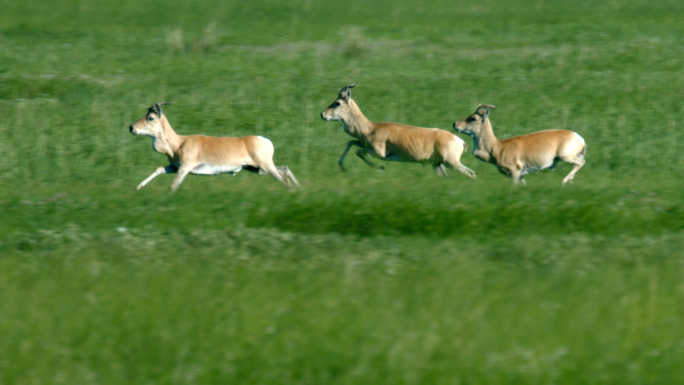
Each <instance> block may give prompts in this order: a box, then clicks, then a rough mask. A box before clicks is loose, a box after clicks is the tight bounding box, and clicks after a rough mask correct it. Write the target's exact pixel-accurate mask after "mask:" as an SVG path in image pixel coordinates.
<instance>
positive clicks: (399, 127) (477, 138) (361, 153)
mask: <svg viewBox="0 0 684 385" xmlns="http://www.w3.org/2000/svg"><path fill="white" fill-rule="evenodd" d="M354 86H355V84H354V85H349V86H346V87H344V88H342V89H341V90H340V92H339V95H338V97H337V99H336V100H335V101H334V102H333V103H332V104H331V105H330V106H329V107H328V108H326V109H325V110H323V112H322V113H321V118H323V120H326V121H331V120H333V121H341V122H342V123H343V127H344V132H346V133H347V134H349V135H351V136H353V137H354V138H355V140H351V141H349V142H348V143H347V148H346V149H345V150H344V153H342V157H341V158H340V160H339V162H338V164H339V166H340V168H341V169H342V170H344V165H343V163H344V158H345V156H346V155H347V153H348V152H349V150H350V149H351V148H352V147H353V146H357V147H359V148H360V149H359V150H358V151H357V152H356V155H357V156H358V157H359V158H361V159H362V160H363V161H364V162H365V163H367V164H368V165H370V166H372V167H375V168H378V169H382V167H381V166H377V165H376V164H375V163H373V162H372V161H371V160H370V158H371V157H372V158H377V159H381V160H385V161H397V162H414V163H420V164H423V165H427V164H430V165H431V166H432V167H433V168H434V169H435V172H436V173H437V175H446V169H447V168H449V169H452V170H456V171H458V172H460V173H461V174H463V175H466V176H468V177H470V178H475V172H474V171H473V170H471V169H469V168H468V167H466V166H464V165H463V164H461V155H462V154H463V152H464V151H465V150H466V143H465V142H464V141H463V140H462V139H461V138H459V137H457V136H456V135H454V134H452V133H449V132H448V131H445V130H442V129H439V128H423V127H413V126H406V125H403V124H399V123H375V122H372V121H370V120H368V119H367V118H366V117H365V116H364V115H363V113H362V112H361V109H359V106H358V105H357V104H356V102H354V100H353V99H352V97H351V89H352V88H353V87H354ZM165 104H171V103H167V102H161V103H157V104H155V105H153V106H151V107H149V108H148V111H147V114H146V115H145V116H144V117H143V118H142V119H140V120H138V121H137V122H135V123H133V124H132V125H131V126H130V127H129V131H130V132H131V134H133V135H143V136H149V137H151V138H152V148H153V149H154V150H155V151H157V152H159V153H162V154H164V155H166V156H167V158H168V160H169V165H168V166H166V167H159V168H157V169H156V170H155V171H154V172H153V173H152V175H150V176H149V177H147V179H145V180H143V181H142V182H140V184H139V185H138V187H137V189H138V190H140V189H141V188H143V187H144V186H145V185H146V184H147V183H149V182H150V181H151V180H152V179H154V178H155V177H157V176H158V175H161V174H173V173H175V174H177V175H176V177H175V179H174V180H173V183H172V184H171V191H176V190H177V189H178V186H180V184H181V183H183V179H184V178H185V177H186V176H187V175H188V174H198V175H216V174H226V173H229V174H232V175H235V174H237V173H238V172H240V171H241V170H246V171H250V172H253V173H258V174H259V175H271V176H272V177H274V178H275V179H277V180H278V181H280V182H282V183H284V184H285V185H287V186H293V185H294V186H299V182H297V179H296V178H295V176H294V174H293V173H292V171H290V169H289V168H288V167H287V166H276V165H275V163H273V153H274V149H273V143H272V142H271V141H270V140H268V139H266V138H264V137H262V136H243V137H216V136H205V135H188V136H183V135H178V134H176V132H175V131H174V130H173V128H172V127H171V124H169V121H168V120H167V119H166V115H164V113H163V112H162V109H161V106H162V105H165ZM493 108H496V107H494V106H491V105H486V104H485V105H480V106H479V107H478V108H477V110H476V111H475V113H473V114H472V115H470V116H468V117H467V118H465V119H463V120H459V121H457V122H454V125H453V128H454V130H455V131H456V132H459V133H462V134H466V135H469V136H470V137H472V138H473V155H474V156H475V157H476V158H478V159H480V160H483V161H485V162H489V163H493V164H494V165H496V167H497V168H498V169H499V171H500V172H501V173H502V174H504V175H506V176H508V177H510V178H511V180H512V182H513V184H514V185H517V184H522V185H525V179H524V175H527V174H531V173H533V172H536V171H539V170H543V169H547V168H548V169H551V170H553V169H554V168H555V167H556V164H557V163H558V161H559V160H562V161H564V162H568V163H572V164H573V165H574V167H573V168H572V171H570V173H569V174H568V175H567V176H566V177H565V178H564V179H563V183H562V184H563V185H565V184H566V183H571V182H572V180H573V178H574V176H575V174H576V173H577V171H579V169H580V168H582V166H583V165H584V154H585V152H586V149H587V146H586V144H585V142H584V139H582V137H581V136H579V134H577V133H576V132H572V131H568V130H546V131H538V132H534V133H531V134H527V135H520V136H515V137H512V138H508V139H504V140H498V139H497V138H496V136H494V131H493V130H492V123H491V121H490V120H489V110H490V109H493Z"/></svg>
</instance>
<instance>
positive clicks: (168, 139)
mask: <svg viewBox="0 0 684 385" xmlns="http://www.w3.org/2000/svg"><path fill="white" fill-rule="evenodd" d="M161 125H162V130H161V133H160V134H158V135H156V136H155V137H154V138H153V139H152V140H153V142H152V147H153V148H154V151H157V152H160V153H162V154H164V155H166V156H168V157H170V158H174V155H175V154H176V153H177V152H178V149H179V148H180V146H181V144H182V143H183V137H182V136H180V135H178V134H176V131H174V130H173V127H171V124H169V121H168V120H167V119H166V115H162V118H161Z"/></svg>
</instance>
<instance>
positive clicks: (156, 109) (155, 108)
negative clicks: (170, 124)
mask: <svg viewBox="0 0 684 385" xmlns="http://www.w3.org/2000/svg"><path fill="white" fill-rule="evenodd" d="M152 112H154V113H155V115H157V116H158V117H159V119H161V117H162V110H161V107H159V103H157V104H155V105H154V106H152Z"/></svg>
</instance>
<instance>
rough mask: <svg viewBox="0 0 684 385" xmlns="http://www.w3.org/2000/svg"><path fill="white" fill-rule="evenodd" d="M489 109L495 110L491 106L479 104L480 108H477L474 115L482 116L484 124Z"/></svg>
mask: <svg viewBox="0 0 684 385" xmlns="http://www.w3.org/2000/svg"><path fill="white" fill-rule="evenodd" d="M490 108H496V106H492V105H491V104H480V106H479V107H477V111H475V113H477V114H478V115H480V116H482V121H483V122H484V121H485V120H487V118H488V117H489V109H490Z"/></svg>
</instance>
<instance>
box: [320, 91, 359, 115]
mask: <svg viewBox="0 0 684 385" xmlns="http://www.w3.org/2000/svg"><path fill="white" fill-rule="evenodd" d="M354 87H356V84H352V85H350V86H346V87H344V88H342V89H341V90H340V93H339V95H338V96H337V99H336V100H335V101H334V102H333V104H331V105H330V106H328V108H326V109H325V110H323V112H321V118H322V119H323V120H327V121H330V120H337V121H340V120H345V119H347V118H348V117H349V116H350V115H351V113H350V111H349V110H350V107H349V103H350V102H351V100H352V98H351V89H352V88H354Z"/></svg>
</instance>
